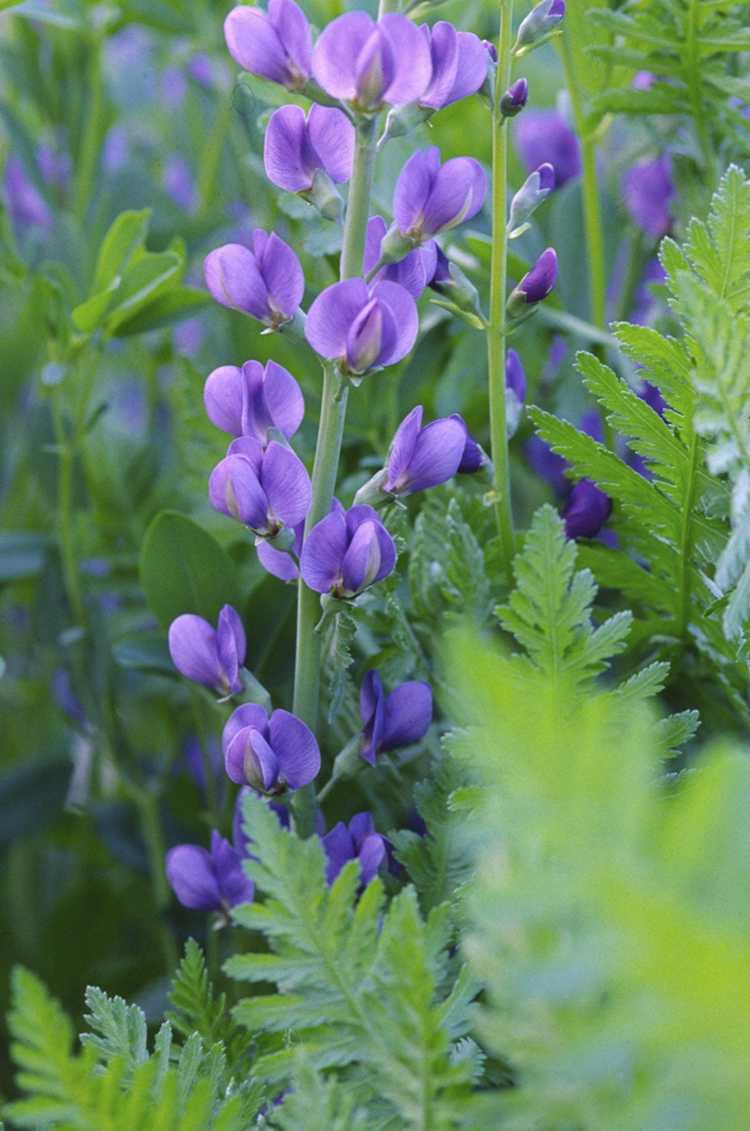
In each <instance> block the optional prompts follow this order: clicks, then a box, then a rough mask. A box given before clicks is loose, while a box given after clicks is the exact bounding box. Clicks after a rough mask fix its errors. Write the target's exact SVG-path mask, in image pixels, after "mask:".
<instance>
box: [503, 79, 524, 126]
mask: <svg viewBox="0 0 750 1131" xmlns="http://www.w3.org/2000/svg"><path fill="white" fill-rule="evenodd" d="M528 100H529V84H528V82H527V81H526V79H523V78H522V79H516V81H515V82H514V83H511V84H510V86H509V87H508V89H507V90H506V92H505V94H504V95H503V96H502V98H501V99H500V113H501V114H502V116H503V117H504V118H515V117H516V115H517V114H520V113H521V111H522V110H523V108H524V106H525V105H526V103H527V102H528Z"/></svg>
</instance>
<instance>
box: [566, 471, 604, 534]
mask: <svg viewBox="0 0 750 1131" xmlns="http://www.w3.org/2000/svg"><path fill="white" fill-rule="evenodd" d="M611 512H612V500H611V499H610V497H609V495H606V494H605V493H604V491H602V490H601V489H600V488H599V487H597V485H596V484H595V483H592V482H591V480H590V479H581V481H580V482H579V483H576V484H574V486H573V488H572V490H571V492H570V495H569V496H568V501H567V503H566V505H565V509H564V511H563V519H564V521H565V533H566V534H567V536H568V538H595V537H596V535H597V534H598V533H599V531H600V530H601V528H602V527H603V526H604V523H605V522H606V521H607V519H608V518H609V516H610V514H611Z"/></svg>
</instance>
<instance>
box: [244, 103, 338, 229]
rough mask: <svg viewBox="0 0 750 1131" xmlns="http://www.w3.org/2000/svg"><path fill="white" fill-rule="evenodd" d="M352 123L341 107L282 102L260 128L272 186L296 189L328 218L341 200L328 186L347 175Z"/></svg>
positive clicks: (334, 216)
mask: <svg viewBox="0 0 750 1131" xmlns="http://www.w3.org/2000/svg"><path fill="white" fill-rule="evenodd" d="M353 160H354V126H353V125H352V123H351V122H350V121H349V119H348V118H347V116H346V114H344V113H343V112H342V111H341V110H336V109H333V108H330V107H327V106H318V105H313V106H311V107H310V109H309V110H308V112H307V114H305V112H304V110H303V109H302V108H301V107H300V106H282V107H280V108H279V109H278V110H275V111H274V113H273V114H272V115H271V118H270V120H269V122H268V126H267V128H266V137H265V142H264V147H263V163H264V165H265V170H266V176H267V177H268V179H269V181H271V183H272V184H274V185H277V186H278V187H279V188H282V189H286V190H287V191H288V192H296V193H299V194H300V196H303V197H305V199H307V200H309V201H310V202H311V203H312V204H314V205H315V206H316V207H317V208H319V209H320V211H321V213H322V214H323V215H324V216H327V217H328V218H329V219H334V220H335V219H338V217H339V215H340V211H341V200H340V198H339V195H338V193H337V192H336V190H335V188H334V187H333V186H334V184H343V183H344V182H345V181H348V180H349V178H350V177H351V175H352V162H353Z"/></svg>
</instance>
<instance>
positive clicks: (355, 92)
mask: <svg viewBox="0 0 750 1131" xmlns="http://www.w3.org/2000/svg"><path fill="white" fill-rule="evenodd" d="M312 71H313V75H314V77H315V79H316V81H317V82H318V83H319V84H320V86H322V88H323V90H325V91H326V92H327V93H328V94H330V95H331V96H332V97H333V98H340V99H342V101H344V102H348V103H350V104H351V105H352V107H353V108H354V109H355V110H357V111H360V112H362V113H366V114H373V113H377V111H379V110H380V109H381V107H382V106H383V105H384V104H385V103H387V104H388V105H390V106H402V105H406V104H407V103H409V102H415V101H416V100H417V99H418V98H419V97H420V95H422V94H423V93H424V92H425V90H426V89H427V87H428V85H429V83H430V79H431V77H432V60H431V56H430V45H429V42H428V41H427V40H426V39H425V37H424V36H423V35H422V33H421V32H420V30H419V29H418V28H417V27H415V26H414V24H413V23H412V22H411V20H408V19H407V18H406V17H405V16H401V15H398V14H397V13H388V14H387V15H385V16H382V17H381V19H379V20H378V21H377V23H376V22H375V21H374V20H373V19H372V18H371V16H369V15H368V14H367V12H362V11H356V12H347V13H346V14H345V15H343V16H339V17H338V19H335V20H333V21H332V22H331V23H330V24H328V26H327V27H326V28H325V30H324V31H323V32H322V34H321V36H320V38H319V39H318V42H317V43H316V44H315V50H314V52H313V57H312Z"/></svg>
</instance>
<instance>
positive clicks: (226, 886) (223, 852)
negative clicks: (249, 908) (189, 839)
mask: <svg viewBox="0 0 750 1131" xmlns="http://www.w3.org/2000/svg"><path fill="white" fill-rule="evenodd" d="M211 860H212V863H213V869H214V874H215V876H216V879H217V881H218V885H219V891H220V893H221V898H222V902H223V903H225V904H226V905H227V906H228V907H236V906H237V904H239V903H250V902H251V901H252V898H253V896H254V894H255V885H254V884H253V882H252V880H251V879H250V878H249V876H246V875H245V871H244V869H243V867H242V861H241V859H240V857H239V855H238V854H237V851H236V850H235V849H234V848H233V847H232V845H231V844H230V843H229V842H228V841H226V840H225V839H224V837H223V836H220V835H219V833H217V832H216V830H215V829H214V831H213V832H212V833H211Z"/></svg>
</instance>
